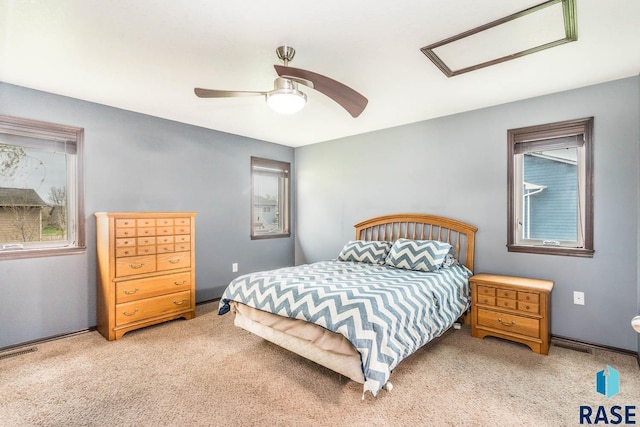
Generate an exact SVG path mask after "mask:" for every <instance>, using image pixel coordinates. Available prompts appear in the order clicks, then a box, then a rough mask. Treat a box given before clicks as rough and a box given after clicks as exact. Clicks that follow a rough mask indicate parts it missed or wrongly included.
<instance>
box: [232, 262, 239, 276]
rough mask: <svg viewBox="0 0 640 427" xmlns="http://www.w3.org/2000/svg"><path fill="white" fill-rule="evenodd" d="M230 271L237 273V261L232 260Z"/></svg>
mask: <svg viewBox="0 0 640 427" xmlns="http://www.w3.org/2000/svg"><path fill="white" fill-rule="evenodd" d="M231 272H232V273H237V272H238V263H237V262H234V263H233V264H231Z"/></svg>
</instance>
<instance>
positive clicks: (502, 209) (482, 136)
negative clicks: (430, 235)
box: [295, 77, 640, 351]
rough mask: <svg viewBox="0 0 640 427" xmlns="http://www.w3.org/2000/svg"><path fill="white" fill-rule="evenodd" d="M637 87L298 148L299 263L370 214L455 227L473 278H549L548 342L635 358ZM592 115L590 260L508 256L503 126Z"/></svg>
mask: <svg viewBox="0 0 640 427" xmlns="http://www.w3.org/2000/svg"><path fill="white" fill-rule="evenodd" d="M639 86H640V79H639V78H638V77H633V78H627V79H623V80H617V81H613V82H608V83H604V84H599V85H595V86H591V87H586V88H582V89H577V90H572V91H567V92H562V93H557V94H552V95H548V96H543V97H538V98H533V99H528V100H524V101H519V102H514V103H510V104H506V105H500V106H496V107H491V108H485V109H482V110H476V111H471V112H467V113H462V114H457V115H452V116H448V117H442V118H438V119H434V120H428V121H423V122H419V123H415V124H410V125H406V126H401V127H397V128H392V129H387V130H382V131H377V132H373V133H368V134H362V135H357V136H353V137H349V138H345V139H341V140H336V141H329V142H325V143H320V144H315V145H310V146H306V147H301V148H298V149H296V153H295V154H296V170H297V174H296V183H297V187H296V188H297V193H296V201H297V208H296V209H297V233H296V263H298V264H300V263H304V262H313V261H318V260H322V259H328V258H335V256H336V255H337V254H338V252H339V251H340V249H341V247H342V245H343V244H344V243H345V242H346V241H347V240H349V239H353V238H354V229H353V224H355V223H356V222H358V221H360V220H363V219H366V218H369V217H371V216H375V215H382V214H388V213H400V212H419V213H431V214H436V215H442V216H448V217H452V218H456V219H458V220H461V221H465V222H468V223H470V224H473V225H475V226H477V227H478V228H479V231H478V234H477V240H476V242H477V247H476V271H477V272H480V271H484V272H492V273H502V274H512V275H522V276H528V277H537V278H543V279H550V280H553V281H555V288H554V290H553V293H552V306H551V311H552V333H553V334H555V335H558V336H563V337H569V338H573V339H578V340H582V341H586V342H591V343H597V344H601V345H608V346H613V347H618V348H623V349H628V350H632V351H637V350H638V338H637V336H636V334H635V333H634V332H633V330H632V329H631V327H630V323H629V322H630V320H631V318H632V317H633V316H634V315H635V314H636V313H637V312H638V298H639V297H638V295H639V293H638V286H639V285H638V283H639V282H638V266H637V263H638V197H639V191H638V185H639V183H638V173H639V172H638V167H639V166H638V164H639V162H640V154H639V152H640V148H639V139H640V138H639V134H640V129H639V128H638V121H639V119H640V102H639V99H640V96H639ZM365 114H366V112H365ZM589 116H594V117H595V124H594V127H595V128H594V155H595V161H594V162H595V172H594V173H595V189H594V193H595V207H594V210H595V234H594V240H595V251H596V253H595V256H594V257H593V258H576V257H564V256H552V255H537V254H522V253H509V252H507V250H506V247H505V245H506V229H507V218H506V213H507V206H506V201H507V193H506V182H507V176H506V160H507V141H506V133H507V129H511V128H518V127H524V126H530V125H538V124H544V123H551V122H556V121H561V120H569V119H577V118H583V117H589ZM573 291H583V292H584V293H585V301H586V304H585V305H584V306H578V305H574V304H573Z"/></svg>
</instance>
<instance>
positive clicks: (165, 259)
mask: <svg viewBox="0 0 640 427" xmlns="http://www.w3.org/2000/svg"><path fill="white" fill-rule="evenodd" d="M188 267H191V252H173V253H167V254H158V271H161V270H172V269H174V268H188Z"/></svg>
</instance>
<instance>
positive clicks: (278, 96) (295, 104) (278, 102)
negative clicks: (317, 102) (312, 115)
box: [266, 77, 307, 114]
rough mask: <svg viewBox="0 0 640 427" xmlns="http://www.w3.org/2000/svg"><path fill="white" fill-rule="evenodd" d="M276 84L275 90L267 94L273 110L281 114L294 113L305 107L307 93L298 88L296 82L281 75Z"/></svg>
mask: <svg viewBox="0 0 640 427" xmlns="http://www.w3.org/2000/svg"><path fill="white" fill-rule="evenodd" d="M274 86H275V88H274V90H272V91H271V92H269V93H267V94H266V100H267V105H268V106H269V108H271V109H272V110H273V111H275V112H276V113H280V114H294V113H297V112H298V111H300V110H302V108H304V106H305V104H306V103H307V95H305V94H304V93H302V92H300V91H299V90H298V88H297V84H296V83H294V82H292V81H291V80H288V79H283V78H281V77H279V78H277V79H276V81H275V83H274Z"/></svg>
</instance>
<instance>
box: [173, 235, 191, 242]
mask: <svg viewBox="0 0 640 427" xmlns="http://www.w3.org/2000/svg"><path fill="white" fill-rule="evenodd" d="M175 241H176V243H189V242H191V235H189V234H181V235H178V236H175Z"/></svg>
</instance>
